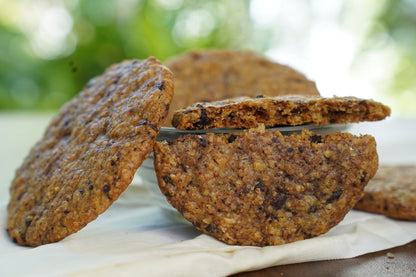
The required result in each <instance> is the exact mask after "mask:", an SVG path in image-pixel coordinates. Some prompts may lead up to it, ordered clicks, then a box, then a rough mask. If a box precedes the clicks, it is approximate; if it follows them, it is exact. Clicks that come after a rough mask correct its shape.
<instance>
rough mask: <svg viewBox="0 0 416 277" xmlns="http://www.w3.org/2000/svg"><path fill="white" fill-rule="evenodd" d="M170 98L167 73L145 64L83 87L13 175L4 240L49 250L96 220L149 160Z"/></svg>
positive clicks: (128, 65) (116, 68)
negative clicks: (53, 243) (52, 245)
mask: <svg viewBox="0 0 416 277" xmlns="http://www.w3.org/2000/svg"><path fill="white" fill-rule="evenodd" d="M172 96H173V75H172V72H171V71H170V70H169V69H168V68H167V67H165V66H164V65H162V64H161V63H160V62H159V61H158V60H157V59H155V58H153V57H150V58H148V59H147V60H143V61H139V60H132V61H124V62H121V63H119V64H115V65H113V66H111V67H110V68H108V69H107V70H106V71H105V73H104V74H103V75H101V76H99V77H96V78H94V79H92V80H90V81H89V82H88V84H87V85H86V86H85V88H84V89H83V91H82V92H80V93H79V94H78V95H77V96H76V97H75V98H74V99H72V100H71V101H70V102H68V103H67V104H66V105H64V106H63V107H62V109H61V110H60V112H59V113H58V115H57V116H56V117H55V118H54V119H53V120H52V121H51V123H50V125H49V126H48V127H47V129H46V131H45V133H44V136H43V138H42V139H41V140H40V141H39V142H38V143H37V144H35V146H34V147H33V148H32V149H31V151H30V153H29V155H28V156H27V157H26V159H25V160H24V162H23V164H22V165H21V167H20V168H19V169H18V170H17V171H16V175H15V178H14V180H13V181H12V184H11V188H10V194H11V197H10V203H9V205H8V221H7V231H8V233H9V235H10V237H11V238H12V239H13V240H14V241H15V242H17V243H18V244H21V245H28V246H38V245H41V244H46V243H51V242H56V241H59V240H61V239H63V238H65V237H66V236H68V235H70V234H72V233H75V232H77V231H78V230H80V229H81V228H83V227H84V226H85V225H86V224H88V223H89V222H90V221H92V220H94V219H95V218H96V217H97V216H98V215H99V214H101V213H102V212H104V211H105V210H106V209H107V208H108V207H109V206H110V205H111V204H112V203H113V202H114V201H115V200H116V199H117V198H118V197H119V195H120V194H121V192H123V191H124V190H125V189H126V187H127V186H128V185H129V184H130V183H131V181H132V179H133V176H134V174H135V172H136V170H137V168H138V167H139V166H140V165H141V163H142V162H143V160H144V159H146V158H147V157H148V155H149V154H150V153H151V151H152V149H153V144H154V142H155V140H156V136H157V134H158V132H159V129H160V127H161V125H162V122H163V120H164V118H165V116H166V114H167V111H168V108H169V105H170V103H171V100H172Z"/></svg>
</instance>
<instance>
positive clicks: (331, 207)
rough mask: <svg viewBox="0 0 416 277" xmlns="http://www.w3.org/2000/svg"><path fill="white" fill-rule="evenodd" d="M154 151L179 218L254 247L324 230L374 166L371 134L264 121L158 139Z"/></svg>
mask: <svg viewBox="0 0 416 277" xmlns="http://www.w3.org/2000/svg"><path fill="white" fill-rule="evenodd" d="M154 155H155V160H154V164H155V169H156V174H157V179H158V182H159V187H160V189H161V191H162V192H163V194H164V195H165V196H166V198H167V200H168V201H169V202H170V203H171V205H172V206H173V207H174V208H176V209H177V210H178V211H179V212H180V213H181V214H182V215H183V216H184V218H186V219H187V220H188V221H190V222H191V223H192V224H193V225H194V226H195V227H196V228H198V229H199V230H201V231H202V232H204V233H206V234H208V235H211V236H213V237H215V238H217V239H219V240H221V241H223V242H225V243H227V244H238V245H255V246H266V245H279V244H284V243H289V242H293V241H297V240H302V239H306V238H311V237H315V236H318V235H320V234H323V233H325V232H327V231H328V230H329V229H330V228H331V227H333V226H335V225H336V224H338V222H340V221H341V220H342V219H343V218H344V216H345V214H346V213H347V212H348V211H349V210H350V209H351V208H352V207H353V206H354V204H355V203H356V202H357V201H358V200H359V199H360V198H361V197H362V196H363V193H364V191H363V190H364V186H365V185H366V184H367V182H368V180H369V179H371V178H372V177H373V175H374V174H375V172H376V170H377V167H378V156H377V152H376V143H375V140H374V138H373V137H372V136H369V135H365V136H359V137H358V136H354V135H351V134H348V133H340V132H338V133H334V134H331V135H317V134H314V133H312V132H310V131H307V130H304V131H303V132H302V133H301V134H293V135H291V136H283V135H282V134H281V133H280V132H279V131H274V132H273V131H267V130H265V129H264V126H260V127H259V128H256V129H251V130H248V131H244V132H242V133H238V134H213V133H208V134H204V135H186V136H182V137H180V138H178V139H177V140H175V141H173V142H166V141H164V142H157V143H156V144H155V148H154Z"/></svg>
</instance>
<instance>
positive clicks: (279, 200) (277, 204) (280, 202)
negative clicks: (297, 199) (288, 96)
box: [271, 192, 287, 210]
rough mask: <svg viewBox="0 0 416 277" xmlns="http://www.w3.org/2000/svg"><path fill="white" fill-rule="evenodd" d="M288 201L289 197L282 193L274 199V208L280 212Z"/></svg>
mask: <svg viewBox="0 0 416 277" xmlns="http://www.w3.org/2000/svg"><path fill="white" fill-rule="evenodd" d="M286 200H287V195H286V194H285V193H284V192H280V193H279V194H278V195H277V196H276V197H273V199H272V203H271V204H272V206H273V208H275V209H276V210H280V209H281V208H283V206H284V205H285V203H286Z"/></svg>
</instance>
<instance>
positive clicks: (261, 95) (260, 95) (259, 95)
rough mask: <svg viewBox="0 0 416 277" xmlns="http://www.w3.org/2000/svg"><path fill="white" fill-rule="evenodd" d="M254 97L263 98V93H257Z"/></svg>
mask: <svg viewBox="0 0 416 277" xmlns="http://www.w3.org/2000/svg"><path fill="white" fill-rule="evenodd" d="M256 98H264V95H263V94H258V95H256Z"/></svg>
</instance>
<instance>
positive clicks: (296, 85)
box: [166, 50, 319, 123]
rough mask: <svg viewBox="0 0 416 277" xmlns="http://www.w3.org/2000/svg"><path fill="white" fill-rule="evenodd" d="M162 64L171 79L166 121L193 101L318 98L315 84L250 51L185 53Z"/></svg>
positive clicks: (289, 69) (292, 70) (294, 71)
mask: <svg viewBox="0 0 416 277" xmlns="http://www.w3.org/2000/svg"><path fill="white" fill-rule="evenodd" d="M166 64H167V66H168V67H169V68H170V69H171V70H172V72H173V74H174V76H175V97H174V98H173V100H172V108H171V112H170V113H169V115H168V120H171V118H172V115H173V111H176V110H178V109H182V108H185V107H187V106H189V105H192V104H194V103H197V102H205V101H217V100H222V99H226V98H232V97H237V96H251V97H255V96H256V95H259V94H264V95H270V96H275V95H287V94H301V95H317V96H319V92H318V90H317V88H316V85H315V83H314V82H312V81H310V80H308V79H307V78H306V77H305V76H304V75H303V74H301V73H299V72H298V71H296V70H294V69H292V68H290V67H288V66H285V65H282V64H279V63H275V62H272V61H270V60H268V59H267V58H265V57H263V56H261V55H259V54H257V53H255V52H252V51H247V50H246V51H232V50H208V51H199V52H189V53H187V54H184V55H182V56H178V57H175V58H172V59H171V60H169V61H167V63H166ZM167 123H168V122H167ZM169 123H170V122H169Z"/></svg>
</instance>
